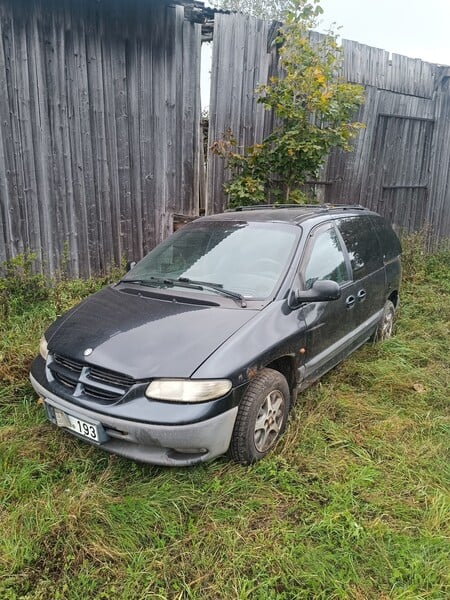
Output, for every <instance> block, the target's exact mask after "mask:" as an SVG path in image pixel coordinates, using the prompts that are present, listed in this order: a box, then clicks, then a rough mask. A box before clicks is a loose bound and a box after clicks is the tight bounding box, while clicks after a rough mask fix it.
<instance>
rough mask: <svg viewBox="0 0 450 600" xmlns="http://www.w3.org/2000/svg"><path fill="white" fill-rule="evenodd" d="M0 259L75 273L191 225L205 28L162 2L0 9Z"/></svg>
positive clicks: (75, 2) (19, 4)
mask: <svg viewBox="0 0 450 600" xmlns="http://www.w3.org/2000/svg"><path fill="white" fill-rule="evenodd" d="M0 40H1V44H0V261H2V260H5V259H8V258H10V257H12V256H15V255H16V254H18V253H22V252H24V251H35V252H36V253H37V255H38V258H39V263H40V267H41V268H42V269H43V270H44V271H45V272H47V273H54V272H55V271H56V270H57V269H59V268H60V267H61V261H62V259H63V256H64V255H65V254H67V257H68V265H67V267H68V269H69V272H70V273H71V274H72V275H75V276H76V275H84V276H88V275H90V274H92V273H98V272H101V271H103V270H104V269H105V268H106V267H107V266H109V265H110V264H111V263H119V262H120V260H121V259H122V257H124V256H126V257H129V258H139V257H141V256H142V255H143V254H144V253H145V252H146V251H148V250H149V249H150V248H151V247H153V246H154V245H155V244H156V243H158V242H159V241H160V240H161V239H163V237H165V236H166V235H167V233H169V232H170V231H171V228H172V215H173V214H174V213H177V214H186V215H192V214H198V207H199V190H200V185H201V181H200V177H199V171H200V165H201V160H202V150H201V140H200V84H199V77H200V75H199V74H200V47H201V26H200V25H198V24H194V23H191V22H188V21H187V20H185V16H184V8H183V7H182V6H178V5H175V4H169V3H168V2H164V1H162V0H157V1H155V0H152V1H150V0H126V2H124V1H123V0H97V1H95V2H94V1H92V0H0Z"/></svg>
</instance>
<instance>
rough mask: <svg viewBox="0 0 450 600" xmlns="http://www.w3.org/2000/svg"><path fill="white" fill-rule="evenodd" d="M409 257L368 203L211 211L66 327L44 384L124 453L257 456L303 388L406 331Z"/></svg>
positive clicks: (46, 395)
mask: <svg viewBox="0 0 450 600" xmlns="http://www.w3.org/2000/svg"><path fill="white" fill-rule="evenodd" d="M399 254H400V245H399V242H398V239H397V237H396V236H395V234H394V232H393V231H392V229H391V228H390V226H389V225H387V224H386V223H385V222H384V220H383V219H382V218H381V217H380V216H378V215H376V214H375V213H372V212H369V211H367V210H365V209H361V208H359V207H340V208H332V207H328V206H319V207H297V208H292V207H277V208H275V207H267V208H260V209H255V210H238V211H236V212H228V213H224V214H222V215H214V216H209V217H203V218H200V219H198V220H196V221H194V222H193V223H191V224H189V225H187V226H185V227H184V228H183V229H181V230H180V231H178V232H177V233H176V234H174V235H173V236H171V237H170V238H168V239H167V240H166V241H165V242H163V243H162V244H160V245H159V246H157V247H156V248H155V249H154V250H153V251H152V252H150V253H149V254H148V255H147V256H146V257H145V258H144V259H143V260H142V261H140V262H138V263H137V264H136V266H134V268H132V269H131V270H130V271H129V272H128V273H127V274H126V276H125V277H124V278H123V279H122V280H121V281H120V282H118V283H117V284H114V285H111V286H109V287H107V288H105V289H103V290H101V291H100V292H98V293H96V294H94V295H92V296H90V297H89V298H87V299H86V300H84V301H83V302H81V303H80V304H79V305H78V306H75V307H74V308H72V309H71V310H70V311H68V312H67V313H66V314H65V315H63V316H62V317H60V318H59V319H58V320H57V321H55V322H54V323H53V324H52V325H51V326H50V327H49V329H48V330H47V331H46V333H45V336H44V338H43V339H42V341H41V347H40V354H39V356H38V357H37V358H36V359H35V360H34V362H33V364H32V368H31V374H30V378H31V382H32V385H33V387H34V389H35V390H36V392H37V393H38V394H39V396H41V397H42V398H43V399H44V405H45V409H46V412H47V416H48V418H49V420H50V421H52V422H53V423H55V424H56V425H58V426H60V427H62V428H64V429H66V430H68V431H70V432H71V433H73V434H74V435H76V436H78V437H80V438H82V439H84V440H85V441H88V442H90V443H92V444H95V445H98V446H99V447H101V448H103V449H104V450H107V451H109V452H112V453H115V454H118V455H122V456H125V457H128V458H131V459H134V460H138V461H143V462H149V463H153V464H161V465H190V464H194V463H198V462H203V461H206V460H210V459H212V458H214V457H216V456H219V455H221V454H224V453H226V452H227V450H230V454H231V456H232V457H233V458H235V459H236V460H238V461H240V462H242V463H246V464H248V463H250V462H254V461H255V460H258V459H259V458H262V457H263V456H264V455H265V454H266V453H267V452H268V451H269V450H270V449H271V448H272V447H273V445H274V444H275V443H276V441H277V439H278V438H279V436H280V435H281V433H282V432H283V430H284V428H285V426H286V420H287V416H288V412H289V409H290V407H291V405H292V402H293V400H294V399H295V398H296V396H297V393H298V392H299V391H301V390H302V389H304V388H306V387H307V386H308V385H310V384H311V383H312V382H314V381H316V380H317V379H318V378H320V377H321V376H322V375H323V374H324V373H325V372H327V371H328V370H329V369H331V368H332V367H333V366H335V365H336V364H338V363H339V362H340V361H341V360H343V359H344V358H345V357H346V356H347V355H348V354H350V353H351V352H352V351H354V350H355V349H356V348H358V347H359V346H361V344H363V343H364V342H365V341H367V340H368V339H369V338H370V337H371V336H374V335H378V336H379V337H388V336H389V335H390V334H391V332H392V322H393V317H394V312H395V308H396V307H397V305H398V298H399V296H398V294H399V285H400V260H399Z"/></svg>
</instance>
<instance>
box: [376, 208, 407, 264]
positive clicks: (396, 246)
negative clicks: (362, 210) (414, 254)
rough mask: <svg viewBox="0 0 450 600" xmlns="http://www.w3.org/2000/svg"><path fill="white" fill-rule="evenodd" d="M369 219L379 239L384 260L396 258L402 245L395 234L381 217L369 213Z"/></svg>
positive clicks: (400, 251)
mask: <svg viewBox="0 0 450 600" xmlns="http://www.w3.org/2000/svg"><path fill="white" fill-rule="evenodd" d="M369 218H370V221H371V223H372V226H373V228H374V230H375V233H376V234H377V236H378V239H379V240H380V245H381V250H382V253H383V257H384V260H385V261H390V260H392V259H393V258H397V256H400V254H401V253H402V247H401V245H400V240H399V239H398V237H397V234H396V233H395V231H394V230H393V229H392V227H391V225H390V224H389V223H388V222H387V221H386V219H384V218H383V217H380V216H377V215H371V216H370V217H369Z"/></svg>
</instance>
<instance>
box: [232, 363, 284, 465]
mask: <svg viewBox="0 0 450 600" xmlns="http://www.w3.org/2000/svg"><path fill="white" fill-rule="evenodd" d="M289 404H290V392H289V386H288V384H287V381H286V378H285V377H284V376H283V375H282V374H281V373H280V372H278V371H275V370H274V369H267V368H266V369H262V370H261V371H260V372H259V373H258V375H257V376H256V377H255V378H254V379H253V380H252V381H251V382H250V384H249V386H248V388H247V390H246V392H245V394H244V397H243V399H242V401H241V403H240V405H239V410H238V414H237V417H236V422H235V425H234V430H233V434H232V437H231V443H230V448H229V454H230V456H231V458H232V459H233V460H235V461H237V462H239V463H241V464H244V465H249V464H251V463H254V462H256V461H258V460H260V459H261V458H263V457H264V456H265V455H266V454H267V453H268V452H269V450H271V449H272V448H273V447H274V445H275V444H276V442H277V441H278V439H279V437H280V435H281V434H282V433H283V431H284V429H285V428H286V423H287V418H288V414H289Z"/></svg>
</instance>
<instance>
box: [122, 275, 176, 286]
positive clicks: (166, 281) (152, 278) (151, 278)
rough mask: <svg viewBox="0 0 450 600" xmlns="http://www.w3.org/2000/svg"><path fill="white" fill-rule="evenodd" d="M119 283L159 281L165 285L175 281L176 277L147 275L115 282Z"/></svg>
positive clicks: (154, 283)
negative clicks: (142, 277)
mask: <svg viewBox="0 0 450 600" xmlns="http://www.w3.org/2000/svg"><path fill="white" fill-rule="evenodd" d="M119 283H136V284H138V285H158V284H160V283H164V284H166V285H174V284H175V283H176V279H169V278H167V277H153V276H150V277H147V279H126V278H124V279H121V280H120V281H118V282H117V285H118V284H119Z"/></svg>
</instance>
